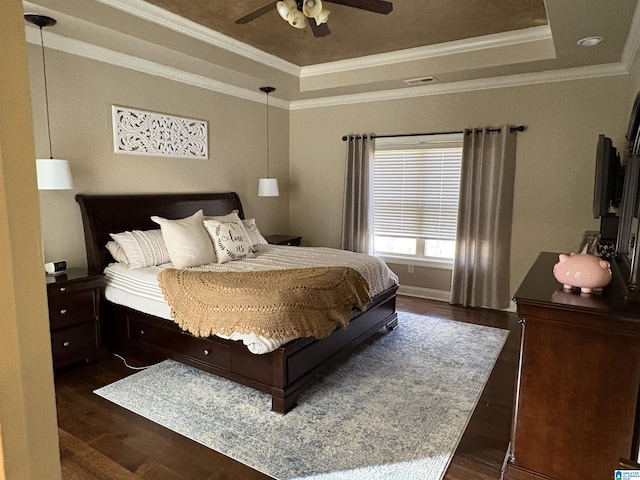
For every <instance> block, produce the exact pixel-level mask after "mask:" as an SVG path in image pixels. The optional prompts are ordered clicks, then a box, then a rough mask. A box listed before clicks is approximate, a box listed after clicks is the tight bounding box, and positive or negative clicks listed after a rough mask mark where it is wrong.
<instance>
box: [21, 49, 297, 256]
mask: <svg viewBox="0 0 640 480" xmlns="http://www.w3.org/2000/svg"><path fill="white" fill-rule="evenodd" d="M45 45H46V42H45ZM40 52H41V51H40V48H39V46H34V45H30V46H29V59H30V71H31V79H32V98H33V111H34V132H35V140H36V154H37V156H38V157H40V158H48V156H49V150H48V148H49V147H48V142H47V131H46V121H45V118H46V117H45V108H44V97H43V96H44V89H43V80H42V59H41V53H40ZM46 55H47V57H46V61H47V81H48V91H49V102H50V116H51V136H52V144H53V148H52V149H53V156H54V157H56V158H66V159H67V160H69V162H70V165H71V172H72V175H73V181H74V190H73V191H42V192H40V201H41V208H42V229H43V237H44V248H45V257H46V259H47V261H52V260H60V259H66V260H67V262H68V263H69V265H71V266H79V267H82V266H85V265H86V256H85V249H84V236H83V232H82V225H81V219H80V211H79V208H78V205H77V203H76V202H75V200H74V195H75V194H76V193H155V192H203V191H210V192H220V191H236V192H238V193H239V195H240V198H241V199H242V202H243V206H244V210H245V214H246V215H247V217H255V218H256V219H257V223H258V227H259V228H260V230H261V231H262V232H263V233H264V234H272V233H285V232H286V231H287V227H288V224H287V217H288V194H287V190H288V188H287V176H288V143H289V137H288V135H289V128H288V112H287V111H286V110H283V109H280V108H276V107H274V106H273V104H271V105H270V110H269V123H270V131H271V141H270V146H271V151H270V173H271V176H272V177H276V178H278V180H279V183H280V191H281V196H280V197H278V198H259V197H258V196H257V191H258V178H260V177H262V176H266V173H267V172H266V169H267V167H266V162H267V158H266V149H267V147H266V114H267V111H266V105H265V104H264V103H258V102H251V101H248V100H242V99H239V98H235V97H231V96H228V95H222V94H219V93H216V92H212V91H209V90H205V89H201V88H196V87H192V86H188V85H185V84H181V83H178V82H174V81H170V80H166V79H163V78H160V77H156V76H152V75H147V74H143V73H139V72H134V71H131V70H127V69H124V68H120V67H117V66H113V65H109V64H106V63H101V62H96V61H93V60H89V59H86V58H82V57H78V56H74V55H70V54H66V53H62V52H59V51H55V50H50V49H47V52H46ZM257 93H259V94H260V92H258V91H257ZM260 95H262V94H260ZM274 95H275V94H274ZM265 99H266V96H265ZM112 105H121V106H128V107H132V108H138V109H142V110H150V111H154V112H162V113H168V114H173V115H178V116H183V117H189V118H196V119H200V120H206V121H207V122H208V123H209V159H208V160H189V159H186V160H185V159H177V158H162V157H148V156H133V155H117V154H114V153H113V140H112V127H111V106H112Z"/></svg>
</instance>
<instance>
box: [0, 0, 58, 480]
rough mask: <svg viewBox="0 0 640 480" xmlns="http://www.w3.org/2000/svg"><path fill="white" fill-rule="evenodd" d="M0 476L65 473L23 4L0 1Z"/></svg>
mask: <svg viewBox="0 0 640 480" xmlns="http://www.w3.org/2000/svg"><path fill="white" fill-rule="evenodd" d="M0 45H2V48H0V72H2V73H1V74H0V312H1V313H0V332H2V333H1V334H0V478H3V479H7V480H23V479H30V480H39V479H42V480H55V479H57V478H58V479H59V478H60V461H59V452H58V436H57V428H56V412H55V398H54V390H53V370H52V366H51V348H50V343H49V342H50V339H49V323H48V317H47V303H46V302H47V301H46V294H45V282H44V272H43V271H42V258H41V244H40V225H39V212H38V197H37V190H36V172H35V165H34V162H33V158H34V149H33V135H32V125H31V113H30V105H29V90H28V81H29V79H28V74H27V63H26V56H25V53H26V45H25V40H24V20H23V18H22V2H20V1H19V0H3V1H2V2H0Z"/></svg>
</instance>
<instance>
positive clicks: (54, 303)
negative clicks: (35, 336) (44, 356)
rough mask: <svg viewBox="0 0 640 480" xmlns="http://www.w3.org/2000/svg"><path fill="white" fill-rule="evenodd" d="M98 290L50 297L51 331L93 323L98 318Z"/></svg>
mask: <svg viewBox="0 0 640 480" xmlns="http://www.w3.org/2000/svg"><path fill="white" fill-rule="evenodd" d="M96 295H97V291H96V290H85V291H81V292H78V293H73V294H68V295H60V296H53V297H49V321H50V323H51V330H58V329H60V328H65V327H70V326H71V325H77V324H79V323H86V322H93V321H95V318H96V303H97V302H96Z"/></svg>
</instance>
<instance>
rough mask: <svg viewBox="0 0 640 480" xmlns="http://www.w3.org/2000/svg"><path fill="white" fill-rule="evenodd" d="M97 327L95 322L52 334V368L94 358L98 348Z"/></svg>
mask: <svg viewBox="0 0 640 480" xmlns="http://www.w3.org/2000/svg"><path fill="white" fill-rule="evenodd" d="M97 326H98V324H97V323H96V322H91V323H85V324H82V325H78V326H75V327H71V328H65V329H63V330H57V331H55V332H52V333H51V351H52V353H53V366H54V367H56V368H57V367H62V366H65V365H69V364H70V363H74V362H78V361H81V360H91V359H93V358H95V357H96V356H97V352H98V347H99V344H98V332H97Z"/></svg>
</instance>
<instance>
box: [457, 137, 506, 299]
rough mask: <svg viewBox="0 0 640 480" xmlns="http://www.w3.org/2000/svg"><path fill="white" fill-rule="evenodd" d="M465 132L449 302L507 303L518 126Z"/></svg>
mask: <svg viewBox="0 0 640 480" xmlns="http://www.w3.org/2000/svg"><path fill="white" fill-rule="evenodd" d="M511 130H512V129H511V127H510V126H503V127H501V128H500V129H488V128H486V129H475V130H466V131H465V132H464V141H463V148H462V172H461V178H460V203H459V207H458V228H457V237H456V255H455V260H454V266H453V277H452V284H451V298H450V302H451V303H453V304H460V305H464V306H469V307H486V308H493V309H504V308H508V307H509V300H510V298H511V295H510V292H509V270H510V263H511V223H512V217H513V183H514V178H515V167H516V162H515V160H516V158H515V157H516V131H515V129H513V132H512V131H511Z"/></svg>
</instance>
